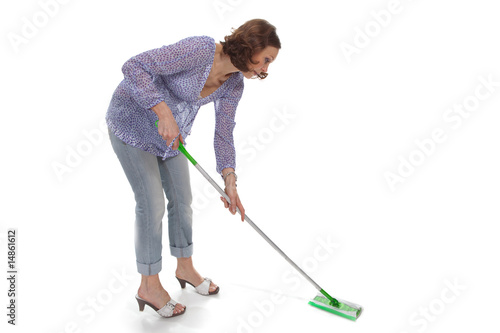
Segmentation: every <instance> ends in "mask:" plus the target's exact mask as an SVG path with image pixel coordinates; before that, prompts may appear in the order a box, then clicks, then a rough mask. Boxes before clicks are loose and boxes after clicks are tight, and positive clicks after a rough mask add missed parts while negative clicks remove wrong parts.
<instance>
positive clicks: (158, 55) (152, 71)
mask: <svg viewBox="0 0 500 333" xmlns="http://www.w3.org/2000/svg"><path fill="white" fill-rule="evenodd" d="M211 44H213V45H211ZM214 48H215V44H214V42H213V40H212V39H211V38H210V37H206V36H203V37H188V38H185V39H183V40H181V41H179V42H177V43H175V44H171V45H166V46H163V47H161V48H157V49H153V50H149V51H146V52H143V53H141V54H139V55H136V56H135V57H132V58H130V59H129V60H127V61H126V62H125V64H124V65H123V67H122V72H123V75H124V82H125V87H126V88H127V89H128V91H129V93H130V95H131V96H132V98H133V99H134V100H135V101H136V102H137V103H138V104H139V105H140V106H141V107H143V108H145V109H149V108H151V107H153V106H155V105H156V104H158V103H160V102H162V101H164V100H165V94H168V91H167V90H166V89H159V85H162V84H163V82H162V81H163V79H162V76H164V75H169V74H174V73H178V72H180V71H182V70H186V69H189V68H193V67H195V66H200V65H203V64H206V63H207V61H210V62H211V61H212V60H213V59H212V58H213V52H214Z"/></svg>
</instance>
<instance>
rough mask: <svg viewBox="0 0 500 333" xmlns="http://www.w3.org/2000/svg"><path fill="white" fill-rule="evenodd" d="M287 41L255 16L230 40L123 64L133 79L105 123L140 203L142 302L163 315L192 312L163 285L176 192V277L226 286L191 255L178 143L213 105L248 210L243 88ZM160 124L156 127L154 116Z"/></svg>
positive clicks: (230, 170) (224, 163) (224, 172)
mask: <svg viewBox="0 0 500 333" xmlns="http://www.w3.org/2000/svg"><path fill="white" fill-rule="evenodd" d="M280 48H281V44H280V41H279V38H278V36H277V34H276V28H275V27H274V26H273V25H271V24H269V22H267V21H265V20H261V19H255V20H250V21H248V22H246V23H245V24H243V25H242V26H241V27H239V28H238V29H236V30H234V31H233V32H232V34H231V35H229V36H226V37H225V38H224V42H220V43H216V42H215V41H214V40H213V39H212V38H210V37H207V36H199V37H189V38H185V39H183V40H181V41H179V42H177V43H175V44H172V45H168V46H164V47H161V48H158V49H153V50H150V51H147V52H144V53H141V54H139V55H137V56H135V57H133V58H131V59H130V60H128V61H127V62H126V63H125V64H124V65H123V68H122V71H123V74H124V80H123V81H122V82H121V83H120V84H119V86H118V88H117V89H116V90H115V92H114V94H113V98H112V100H111V103H110V106H109V109H108V112H107V114H106V121H107V124H108V127H109V135H110V139H111V144H112V146H113V150H114V151H115V153H116V155H117V156H118V159H119V161H120V163H121V165H122V167H123V169H124V171H125V174H126V176H127V179H128V181H129V183H130V185H131V187H132V190H133V192H134V195H135V200H136V209H135V212H136V221H135V251H136V261H137V270H138V272H139V273H140V274H141V275H142V279H141V285H140V287H139V289H138V292H137V295H136V299H137V302H138V303H139V310H140V311H142V310H143V309H144V306H145V305H148V306H150V307H151V308H153V309H154V310H156V311H157V312H158V313H159V314H160V315H161V316H163V317H172V316H177V315H180V314H183V313H184V312H185V311H186V307H185V306H184V305H181V304H179V303H176V302H175V301H173V300H172V299H171V298H170V296H169V294H168V292H167V291H166V290H165V289H164V288H163V287H162V285H161V283H160V279H159V276H158V273H159V272H160V271H161V268H162V264H161V263H162V257H161V251H162V218H163V215H164V213H165V198H164V194H163V192H165V195H166V197H167V199H168V204H167V210H168V232H169V242H170V253H171V254H172V255H173V256H175V257H176V258H177V270H176V271H175V276H176V278H177V279H178V280H179V283H180V284H181V287H182V288H184V287H185V285H186V283H189V284H190V285H192V286H193V287H195V289H196V291H197V292H198V293H200V294H202V295H214V294H216V293H218V291H219V287H218V286H217V285H216V284H214V283H213V282H212V281H211V280H210V279H208V278H203V277H202V276H201V275H200V274H199V273H198V272H197V271H196V269H195V268H194V266H193V261H192V258H191V256H192V253H193V243H192V230H191V226H192V210H191V207H190V205H191V189H190V183H189V173H188V162H187V159H186V158H185V157H184V156H183V154H181V153H179V151H178V150H177V148H178V147H179V142H182V143H185V141H184V140H185V138H186V137H187V136H188V135H189V134H190V129H191V127H192V125H193V121H194V119H195V117H196V114H197V112H198V109H199V108H200V106H202V105H205V104H207V103H210V102H214V106H215V116H216V122H215V138H214V148H215V155H216V163H217V172H219V173H220V174H221V176H222V178H223V179H224V183H225V192H226V193H227V195H228V196H229V198H230V201H231V204H229V203H228V202H227V201H226V200H225V199H223V198H221V199H222V201H223V202H224V206H225V207H226V208H229V210H230V212H231V213H232V214H233V215H234V214H236V207H238V208H239V209H240V211H241V212H242V213H243V214H242V221H243V215H244V211H245V210H244V208H243V205H242V204H241V201H240V199H239V197H238V192H237V190H236V173H235V166H236V165H235V148H234V145H233V128H234V125H235V122H234V117H235V112H236V107H237V105H238V102H239V100H240V98H241V95H242V93H243V77H245V78H254V77H258V78H260V79H264V78H265V77H266V76H267V69H268V66H269V64H270V63H272V62H273V61H274V60H275V59H276V57H277V55H278V52H279V49H280ZM156 121H158V123H157V127H156V126H155V122H156Z"/></svg>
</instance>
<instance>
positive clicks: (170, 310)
mask: <svg viewBox="0 0 500 333" xmlns="http://www.w3.org/2000/svg"><path fill="white" fill-rule="evenodd" d="M135 299H136V300H137V303H139V311H144V306H145V305H149V306H150V307H151V308H152V309H153V310H155V311H156V312H157V313H158V314H159V315H160V316H162V317H165V318H171V317H175V316H180V315H181V314H184V313H185V312H186V307H184V311H182V312H179V313H176V314H174V309H175V305H176V304H177V302H176V301H174V300H173V299H171V300H170V301H168V302H167V304H165V306H164V307H162V308H161V309H158V308H157V307H156V306H154V305H153V304H151V303H149V302H148V301H146V300H145V299H142V298H140V297H139V295H135Z"/></svg>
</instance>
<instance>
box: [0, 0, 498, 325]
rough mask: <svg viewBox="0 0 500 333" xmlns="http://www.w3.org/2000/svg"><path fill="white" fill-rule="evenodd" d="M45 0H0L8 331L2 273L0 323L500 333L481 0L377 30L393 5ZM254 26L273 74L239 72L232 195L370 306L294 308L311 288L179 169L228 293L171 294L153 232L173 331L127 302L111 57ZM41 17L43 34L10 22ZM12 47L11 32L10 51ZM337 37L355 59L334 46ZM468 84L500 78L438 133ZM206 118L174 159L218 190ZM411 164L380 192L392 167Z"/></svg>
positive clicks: (399, 16) (491, 106) (203, 266)
mask: <svg viewBox="0 0 500 333" xmlns="http://www.w3.org/2000/svg"><path fill="white" fill-rule="evenodd" d="M44 3H52V7H50V6H49V7H47V6H48V5H47V6H44V5H42V4H44ZM54 3H56V2H53V1H52V2H50V1H48V0H45V1H43V0H42V1H41V2H37V1H33V0H29V1H18V2H11V1H9V2H7V1H4V2H2V4H1V9H0V13H1V14H0V15H1V20H0V21H1V22H2V39H1V40H2V42H1V46H2V62H1V65H0V66H1V73H2V80H1V81H0V82H1V83H0V84H1V85H2V89H1V91H2V98H1V103H2V121H1V125H0V126H1V131H0V133H1V138H2V140H1V141H2V147H3V149H2V163H1V173H0V176H1V188H2V217H1V219H0V223H1V229H0V233H1V235H2V237H1V239H0V241H1V248H2V250H1V252H0V253H2V254H1V258H2V259H0V261H1V262H2V263H1V264H0V266H1V267H4V270H5V274H7V273H6V271H7V269H6V268H5V267H6V264H7V258H6V257H7V253H6V252H7V250H6V238H5V233H6V230H7V228H17V229H18V235H19V236H18V244H17V246H18V253H17V255H18V256H17V260H18V267H19V276H18V286H17V288H18V299H17V301H18V309H17V315H18V317H17V324H18V326H16V327H15V328H12V327H11V325H8V324H7V323H6V321H7V317H6V315H5V314H6V312H7V310H6V309H5V306H4V305H6V304H7V302H8V299H7V296H6V294H7V289H8V286H7V283H6V282H7V281H6V279H4V278H2V279H1V280H2V283H1V284H0V288H1V289H0V290H1V292H0V294H1V295H2V300H1V301H0V304H2V308H3V309H4V310H2V313H1V318H3V319H2V323H1V324H0V325H1V327H2V331H4V328H5V327H7V328H9V329H12V331H14V330H17V331H20V332H28V331H30V332H31V331H35V330H36V331H37V332H57V333H59V332H109V331H110V330H113V331H117V332H118V331H120V332H142V331H144V332H146V331H147V332H188V333H189V332H282V331H287V330H291V329H293V330H303V331H306V330H307V331H316V332H320V331H324V330H325V329H328V330H332V331H337V332H373V331H377V332H381V331H384V332H394V333H400V332H407V333H414V332H443V331H447V332H452V331H486V330H487V331H494V330H495V329H496V330H498V328H499V326H500V325H499V324H498V322H497V320H496V316H495V314H496V313H498V310H499V305H498V304H499V303H498V299H499V296H500V292H499V287H498V281H499V278H500V275H499V273H498V270H497V269H496V266H498V253H499V250H500V246H499V242H498V240H497V237H498V228H497V224H498V222H499V217H500V214H499V212H498V200H499V197H500V193H499V185H500V177H499V173H498V170H500V159H499V156H498V143H499V142H500V134H499V133H500V131H498V124H499V121H500V116H499V113H498V108H499V105H500V96H499V95H500V86H498V82H499V81H500V70H499V62H498V60H499V59H500V47H499V43H498V31H500V21H499V20H498V11H497V10H496V9H495V7H494V5H493V3H494V2H493V1H488V0H474V1H472V0H471V1H451V0H449V1H429V0H418V1H417V0H415V1H410V0H401V1H400V2H399V4H398V3H397V2H396V3H395V7H391V8H396V10H393V12H394V13H393V14H391V16H390V18H388V17H387V16H385V17H384V16H383V15H382V14H380V13H387V12H384V11H383V10H387V8H388V7H390V6H391V2H390V1H389V0H384V1H366V0H364V1H335V2H327V1H316V0H311V1H260V0H259V1H249V0H232V1H230V0H220V1H212V0H207V1H202V0H198V1H179V0H177V1H166V0H164V1H153V0H147V1H140V2H139V1H123V0H121V1H116V0H113V1H95V0H94V1H77V0H74V1H67V2H66V3H64V4H63V3H62V1H61V3H56V4H58V5H57V7H55V6H54V5H53V4H54ZM43 7H45V8H46V9H45V10H46V11H49V12H50V14H51V15H48V14H44V11H43ZM47 8H50V9H47ZM372 12H374V13H379V15H378V16H379V20H385V21H381V22H382V23H383V25H385V26H381V23H377V21H376V20H375V16H377V15H373V14H371V13H372ZM381 17H382V18H381ZM251 18H265V19H267V20H268V21H270V22H271V23H272V24H274V25H275V26H276V27H277V28H278V34H279V36H280V38H281V42H282V50H281V52H280V54H279V57H278V59H277V60H276V61H275V63H273V64H272V65H271V66H270V69H269V73H270V74H269V77H268V78H267V79H266V80H264V81H260V82H259V81H257V80H255V81H246V88H245V89H246V90H245V94H244V96H243V98H242V100H241V102H240V106H239V110H238V112H237V119H236V121H237V126H236V130H235V142H236V145H237V147H238V159H237V163H238V167H237V171H238V175H239V181H238V190H239V193H240V196H241V198H242V201H243V204H244V205H245V208H246V210H247V213H248V215H249V216H250V217H251V218H252V219H253V220H254V221H255V222H256V224H257V225H259V226H260V227H261V228H262V229H263V230H264V232H266V233H267V234H268V235H269V236H270V237H271V239H273V240H274V241H275V242H276V243H277V244H278V245H279V246H280V247H282V249H283V250H284V251H285V252H286V253H287V254H288V255H289V256H290V257H291V258H293V259H294V260H296V261H297V263H299V264H301V265H303V267H304V269H306V270H307V271H308V272H309V273H310V274H311V276H312V277H313V279H315V280H316V281H317V282H318V283H319V284H320V285H321V286H322V287H323V288H324V289H325V290H327V291H328V292H329V293H330V294H332V295H333V296H335V297H339V298H342V299H345V300H348V301H351V302H355V303H359V304H361V305H363V307H364V309H365V311H364V313H363V315H362V316H361V317H360V318H359V320H358V321H357V322H351V321H348V320H345V319H343V318H340V317H337V316H335V315H332V314H329V313H327V312H324V311H321V310H318V309H316V308H313V307H311V306H309V305H307V299H309V298H311V297H313V296H314V295H315V294H316V291H315V289H314V288H313V287H312V286H311V285H309V284H308V283H307V282H306V281H305V280H304V279H302V278H298V277H296V276H295V275H294V273H293V272H292V270H291V267H290V266H289V265H288V264H287V263H286V262H285V261H284V260H283V259H282V258H281V257H279V256H278V255H277V254H276V253H275V252H274V251H273V250H272V248H271V247H269V246H268V245H267V244H266V243H265V242H264V241H263V240H262V239H261V238H260V237H259V236H258V235H257V234H256V233H255V232H254V231H253V230H252V229H251V228H250V227H249V226H248V225H245V224H242V223H240V222H238V218H237V217H234V216H231V215H230V214H228V213H227V211H225V210H224V209H223V208H222V205H221V203H220V201H219V199H218V197H217V195H213V194H211V193H213V192H211V191H209V188H208V187H207V186H206V182H205V180H204V179H203V178H202V177H201V176H200V175H199V174H198V173H197V172H196V170H195V169H194V168H191V178H192V188H193V193H194V194H195V203H194V204H193V206H194V208H195V209H196V211H197V214H196V215H195V220H194V241H195V255H194V257H193V258H194V261H195V265H196V267H197V269H198V271H199V272H200V273H201V274H202V275H206V276H210V277H212V278H213V279H214V281H215V282H216V283H217V284H219V285H220V287H221V292H220V294H219V295H218V296H215V297H210V298H207V297H202V296H199V295H197V294H195V293H194V291H193V289H192V288H190V289H186V290H183V291H182V290H181V289H180V288H179V286H178V284H177V281H175V279H174V270H175V259H174V258H172V257H171V256H170V255H169V253H168V244H167V243H166V242H167V240H168V235H167V234H166V233H165V235H164V242H165V243H164V261H163V267H164V268H163V270H162V272H161V273H160V276H161V279H162V282H163V284H164V286H165V288H166V289H167V290H168V291H169V292H170V294H171V295H172V296H173V297H174V298H175V299H176V300H178V301H180V302H183V303H184V304H186V305H187V307H188V311H187V312H186V314H185V315H183V316H180V317H177V318H173V319H162V318H159V316H158V315H157V314H156V313H154V312H153V311H151V310H150V309H149V308H148V309H147V310H146V311H145V312H144V313H140V312H139V311H138V308H137V304H136V301H135V299H134V295H135V293H136V290H137V288H138V286H139V281H140V276H139V274H137V273H136V267H135V255H134V250H133V222H134V198H133V195H132V191H131V189H130V186H129V184H128V182H127V180H126V178H125V176H124V174H123V171H122V169H121V167H120V165H119V163H118V160H117V158H116V156H115V155H114V152H113V151H112V149H111V146H110V144H109V140H108V138H107V136H106V135H105V133H104V132H103V129H102V127H101V123H102V121H103V118H104V115H105V113H106V110H107V106H108V103H109V100H110V98H111V95H112V93H113V91H114V89H115V87H116V86H117V84H118V83H119V82H120V80H121V79H122V73H121V66H122V64H123V63H124V62H125V61H126V60H127V59H129V58H130V57H131V56H133V55H136V54H138V53H140V52H143V51H145V50H148V49H151V48H156V47H160V46H162V45H165V44H170V43H174V42H176V41H178V40H180V39H182V38H184V37H187V36H192V35H208V36H212V37H214V38H215V39H216V40H221V39H222V38H223V37H224V35H226V34H229V33H230V30H231V28H232V27H238V26H239V25H240V24H242V23H244V22H245V21H246V20H248V19H251ZM27 22H28V23H27ZM34 23H36V24H38V26H39V27H38V28H36V29H37V30H36V31H34V30H33V29H31V31H30V30H29V28H27V27H25V26H26V25H29V24H34ZM35 27H36V26H35ZM23 29H24V30H23ZM365 29H372V30H368V32H369V34H370V35H371V37H370V36H368V37H363V36H362V35H361V34H362V33H360V31H364V30H365ZM23 31H24V34H25V36H24V37H23ZM30 33H31V35H30ZM26 34H27V35H26ZM14 35H15V36H17V37H16V38H25V39H24V40H23V42H22V43H20V44H17V45H16V44H15V43H12V42H11V39H12V38H14V37H12V36H14ZM26 37H29V38H26ZM19 40H20V39H18V41H19ZM343 43H344V44H343ZM356 43H357V44H356ZM346 44H350V45H351V46H352V47H357V53H354V54H351V55H350V56H346V55H345V54H344V53H343V52H342V49H341V45H344V46H345V45H346ZM356 45H357V46H356ZM480 77H483V78H485V79H487V78H488V77H489V78H490V79H491V80H492V81H494V82H497V83H496V84H497V86H493V87H492V88H491V87H490V88H491V90H492V91H491V92H489V95H488V97H487V98H483V100H480V101H479V103H478V105H476V106H475V110H474V111H473V112H470V114H469V115H468V117H467V118H463V119H462V121H461V123H460V124H458V123H454V122H449V121H446V120H445V118H443V116H444V115H446V114H447V110H448V109H449V108H453V106H454V105H461V104H463V103H464V101H466V100H467V101H469V102H471V103H472V102H473V101H474V98H475V97H474V96H475V93H476V91H477V90H476V89H479V91H480V92H482V93H483V95H482V96H484V94H486V93H487V92H488V90H487V89H486V88H485V87H482V88H478V87H480V86H481V81H480ZM476 101H477V99H476ZM277 115H280V116H281V118H279V117H278V116H277ZM283 115H286V117H287V118H283V117H284V116H283ZM455 116H456V115H455ZM283 119H285V120H283ZM455 119H457V118H455ZM455 121H457V120H455ZM213 123H214V114H213V105H211V104H210V105H207V106H204V107H203V108H202V109H201V110H200V112H199V115H198V119H197V121H196V122H195V125H194V127H193V134H192V135H191V136H190V137H189V138H188V139H187V142H188V146H187V148H188V150H189V151H190V152H191V154H192V155H194V157H195V158H196V159H197V160H198V162H199V163H200V164H201V165H202V166H203V167H204V168H205V169H206V170H207V171H209V172H210V174H211V175H212V176H213V177H214V178H216V179H217V177H218V176H217V174H216V173H215V159H214V153H213V147H212V142H213ZM453 124H455V125H457V126H455V128H453V127H452V125H453ZM435 129H438V130H441V131H442V132H443V133H444V135H445V138H446V140H444V142H440V143H435V144H434V148H433V149H432V150H431V148H432V147H431V145H430V144H429V145H428V146H427V148H428V149H429V152H428V155H424V153H423V152H420V153H419V152H418V151H419V148H418V146H417V145H416V143H415V141H416V140H419V141H420V142H422V141H424V142H428V141H425V140H429V139H430V138H432V132H433V131H434V130H435ZM89 133H90V134H89ZM89 137H90V138H91V139H92V140H90V139H89ZM75 152H76V154H79V155H78V156H79V157H75V156H74V155H72V154H75ZM411 156H413V157H412V158H413V161H416V162H418V163H417V164H420V165H417V166H415V167H414V170H413V173H411V174H410V171H409V170H408V166H406V169H404V167H402V166H400V163H402V162H400V161H401V160H400V158H403V159H405V160H408V159H409V158H410V157H411ZM419 158H420V159H419ZM69 164H71V166H70V165H69ZM61 166H65V168H62V169H61ZM398 168H399V169H400V171H398ZM57 170H59V171H57ZM61 170H63V171H61ZM405 170H406V172H407V174H405V175H404V177H402V178H400V180H404V182H397V183H396V184H395V186H394V190H391V187H390V186H389V183H388V182H387V180H386V177H385V175H386V173H387V172H391V173H393V174H394V175H398V172H404V171H405ZM206 193H208V194H206ZM165 224H166V221H165ZM166 230H167V228H166V227H164V231H165V232H166ZM324 243H329V244H330V247H328V246H327V248H326V249H325V248H322V247H321V244H324ZM327 250H328V251H330V252H328V251H327ZM117 275H119V276H121V277H120V278H119V279H118V278H116V276H117ZM450 285H455V287H453V288H451V287H450ZM93 300H94V302H95V303H92V302H93ZM91 304H95V305H94V307H92V305H91ZM425 313H427V314H425ZM9 331H10V330H9Z"/></svg>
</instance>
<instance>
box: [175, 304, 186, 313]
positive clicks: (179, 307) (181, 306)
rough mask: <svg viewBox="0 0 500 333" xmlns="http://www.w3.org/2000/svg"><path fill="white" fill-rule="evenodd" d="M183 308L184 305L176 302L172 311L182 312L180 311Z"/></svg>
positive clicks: (182, 310)
mask: <svg viewBox="0 0 500 333" xmlns="http://www.w3.org/2000/svg"><path fill="white" fill-rule="evenodd" d="M185 309H186V307H185V306H184V305H181V304H176V305H175V309H174V313H175V314H179V313H182V312H184V310H185Z"/></svg>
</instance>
